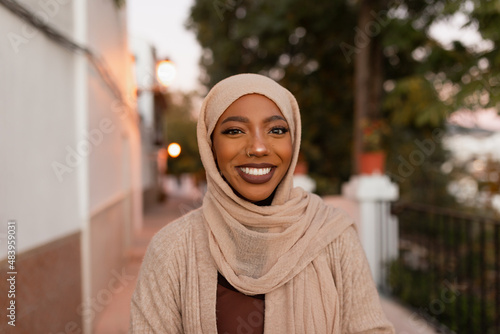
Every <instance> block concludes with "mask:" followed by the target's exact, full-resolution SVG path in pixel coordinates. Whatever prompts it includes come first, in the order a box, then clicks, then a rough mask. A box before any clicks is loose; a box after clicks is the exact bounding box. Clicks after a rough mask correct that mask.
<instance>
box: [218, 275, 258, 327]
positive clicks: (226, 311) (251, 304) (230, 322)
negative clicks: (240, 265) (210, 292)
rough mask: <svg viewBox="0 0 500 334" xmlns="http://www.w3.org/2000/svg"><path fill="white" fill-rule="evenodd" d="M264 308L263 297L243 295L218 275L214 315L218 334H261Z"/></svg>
mask: <svg viewBox="0 0 500 334" xmlns="http://www.w3.org/2000/svg"><path fill="white" fill-rule="evenodd" d="M264 306H265V305H264V295H255V296H248V295H245V294H243V293H241V292H239V291H238V290H236V289H235V288H234V287H233V286H232V285H231V283H229V282H228V281H227V280H226V278H225V277H224V276H222V275H221V274H220V273H218V276H217V302H216V314H217V332H218V333H219V334H232V333H249V334H263V333H264Z"/></svg>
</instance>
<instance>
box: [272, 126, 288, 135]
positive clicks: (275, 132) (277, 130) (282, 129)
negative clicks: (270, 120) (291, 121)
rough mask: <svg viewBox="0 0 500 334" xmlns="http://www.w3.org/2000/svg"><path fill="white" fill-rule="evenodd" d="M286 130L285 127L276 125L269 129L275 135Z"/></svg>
mask: <svg viewBox="0 0 500 334" xmlns="http://www.w3.org/2000/svg"><path fill="white" fill-rule="evenodd" d="M287 132H288V129H287V128H285V127H281V126H277V127H274V128H272V129H271V133H273V134H275V135H284V134H285V133H287Z"/></svg>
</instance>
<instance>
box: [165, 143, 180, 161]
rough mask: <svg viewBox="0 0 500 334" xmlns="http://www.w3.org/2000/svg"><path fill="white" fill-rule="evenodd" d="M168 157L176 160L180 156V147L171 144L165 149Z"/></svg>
mask: <svg viewBox="0 0 500 334" xmlns="http://www.w3.org/2000/svg"><path fill="white" fill-rule="evenodd" d="M167 151H168V155H170V156H171V157H172V158H177V157H178V156H179V154H181V145H179V144H177V143H172V144H170V145H168V147H167Z"/></svg>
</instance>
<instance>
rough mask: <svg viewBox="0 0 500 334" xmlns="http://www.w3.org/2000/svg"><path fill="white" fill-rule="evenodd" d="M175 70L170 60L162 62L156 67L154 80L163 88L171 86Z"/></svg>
mask: <svg viewBox="0 0 500 334" xmlns="http://www.w3.org/2000/svg"><path fill="white" fill-rule="evenodd" d="M176 72H177V70H176V68H175V65H174V63H173V62H172V61H170V60H162V61H160V62H159V63H158V64H157V65H156V78H157V79H158V81H159V82H160V84H162V85H163V86H164V87H168V86H170V85H171V84H172V82H173V81H174V78H175V74H176Z"/></svg>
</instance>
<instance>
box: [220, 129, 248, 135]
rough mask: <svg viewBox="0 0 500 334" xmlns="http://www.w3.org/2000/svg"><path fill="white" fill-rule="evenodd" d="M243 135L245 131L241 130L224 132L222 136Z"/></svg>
mask: <svg viewBox="0 0 500 334" xmlns="http://www.w3.org/2000/svg"><path fill="white" fill-rule="evenodd" d="M241 133H243V131H241V130H240V129H227V130H224V131H222V134H224V135H238V134H241Z"/></svg>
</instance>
